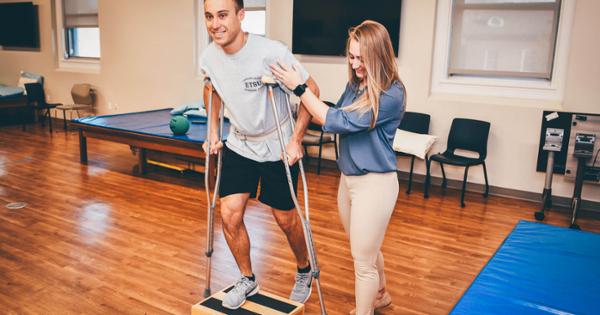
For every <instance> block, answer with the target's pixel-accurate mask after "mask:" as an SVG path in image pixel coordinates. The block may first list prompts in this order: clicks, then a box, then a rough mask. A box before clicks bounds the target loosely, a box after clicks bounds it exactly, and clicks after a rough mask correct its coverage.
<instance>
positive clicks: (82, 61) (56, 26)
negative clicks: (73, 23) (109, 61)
mask: <svg viewBox="0 0 600 315" xmlns="http://www.w3.org/2000/svg"><path fill="white" fill-rule="evenodd" d="M98 10H99V9H98ZM52 12H53V13H54V14H53V19H52V26H53V35H54V42H55V45H54V47H53V50H54V52H55V54H56V66H57V70H58V71H65V72H80V73H100V61H101V58H102V54H100V58H96V57H79V56H70V55H69V53H68V50H67V49H68V45H67V40H68V38H67V36H68V35H67V32H68V28H65V27H64V9H63V1H62V0H55V1H52ZM98 28H99V31H100V32H101V29H100V26H98ZM100 38H101V37H100Z"/></svg>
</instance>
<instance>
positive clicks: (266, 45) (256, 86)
mask: <svg viewBox="0 0 600 315" xmlns="http://www.w3.org/2000/svg"><path fill="white" fill-rule="evenodd" d="M277 60H281V61H282V62H284V63H285V64H287V65H292V64H293V65H296V67H297V69H299V71H300V73H301V75H302V77H303V81H306V80H307V79H308V72H306V70H305V69H304V67H302V65H300V63H299V62H298V60H296V58H294V56H293V55H292V53H291V52H290V51H289V49H288V48H287V47H286V46H285V45H283V44H282V43H280V42H277V41H274V40H270V39H267V38H264V37H261V36H257V35H252V34H248V40H247V41H246V44H245V45H244V47H242V49H240V50H239V51H238V52H236V53H235V54H226V53H225V52H224V51H223V49H222V48H221V47H219V46H218V45H216V44H215V43H214V42H213V43H211V44H210V45H208V47H207V48H206V50H204V53H203V54H202V57H201V58H200V66H201V68H202V70H203V71H204V72H205V73H206V74H207V75H208V76H209V77H210V79H211V82H212V84H213V86H214V88H215V90H216V91H217V93H219V96H220V97H221V99H222V100H223V103H224V104H225V110H226V111H227V116H228V117H229V119H230V122H231V124H232V125H233V127H234V130H237V133H239V134H241V135H246V136H249V137H251V138H252V137H254V139H252V140H251V139H248V138H246V139H245V140H244V139H243V138H244V137H243V136H236V135H235V133H232V132H230V134H229V136H228V138H227V143H226V145H227V147H229V148H230V149H231V150H233V151H234V152H236V153H238V154H240V155H242V156H244V157H246V158H249V159H251V160H254V161H258V162H265V161H278V160H279V159H280V157H281V148H280V145H279V140H278V138H277V131H276V124H275V117H274V115H273V109H272V105H271V102H270V100H268V91H267V87H266V86H263V84H262V81H261V77H262V76H263V75H268V76H272V73H271V70H270V69H269V64H272V63H275V62H276V61H277ZM273 94H274V97H275V102H276V105H277V108H278V114H279V119H280V122H281V123H282V130H283V134H284V138H285V139H286V142H287V141H288V140H289V138H290V137H291V135H292V129H291V125H290V123H289V119H288V111H287V105H286V101H285V98H286V97H287V95H286V92H285V91H284V90H283V89H281V88H275V89H274V93H273Z"/></svg>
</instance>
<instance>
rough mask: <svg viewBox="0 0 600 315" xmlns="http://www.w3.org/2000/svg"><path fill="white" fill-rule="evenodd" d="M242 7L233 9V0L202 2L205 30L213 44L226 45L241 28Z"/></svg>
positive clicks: (207, 0)
mask: <svg viewBox="0 0 600 315" xmlns="http://www.w3.org/2000/svg"><path fill="white" fill-rule="evenodd" d="M243 19H244V9H240V10H239V11H238V12H237V13H236V11H235V1H233V0H206V1H205V2H204V20H205V22H206V30H207V31H208V34H209V35H210V37H211V38H212V40H213V41H214V42H215V44H217V45H219V46H221V47H226V46H228V45H229V44H231V43H232V42H233V41H234V39H235V38H236V36H238V35H239V34H240V32H241V30H242V20H243Z"/></svg>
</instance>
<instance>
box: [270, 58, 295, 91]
mask: <svg viewBox="0 0 600 315" xmlns="http://www.w3.org/2000/svg"><path fill="white" fill-rule="evenodd" d="M269 67H270V68H271V72H273V75H274V76H275V78H276V79H277V80H278V81H279V82H281V83H283V84H284V85H285V86H286V87H287V88H288V89H290V90H293V89H295V88H296V87H297V86H298V85H300V84H302V83H303V82H302V77H301V76H300V72H298V69H296V66H294V65H292V66H291V67H290V66H288V65H286V64H285V63H283V62H281V61H279V60H278V61H277V64H271V65H269Z"/></svg>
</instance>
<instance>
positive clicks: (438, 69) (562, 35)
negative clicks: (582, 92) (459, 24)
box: [431, 0, 576, 101]
mask: <svg viewBox="0 0 600 315" xmlns="http://www.w3.org/2000/svg"><path fill="white" fill-rule="evenodd" d="M575 5H576V0H570V1H561V5H560V12H559V19H558V31H557V34H556V41H555V49H554V60H553V64H552V70H551V79H535V78H523V77H516V76H515V77H488V76H481V75H451V74H450V69H449V63H450V49H451V36H452V15H453V9H452V8H453V0H438V2H437V12H436V27H435V37H434V46H433V67H432V80H431V94H460V95H473V96H497V97H510V98H522V99H539V100H547V101H562V99H563V97H564V86H565V78H566V70H567V62H568V53H569V49H570V41H571V29H572V26H573V19H574V15H575Z"/></svg>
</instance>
